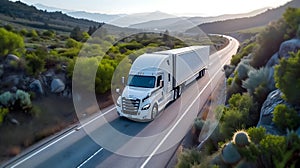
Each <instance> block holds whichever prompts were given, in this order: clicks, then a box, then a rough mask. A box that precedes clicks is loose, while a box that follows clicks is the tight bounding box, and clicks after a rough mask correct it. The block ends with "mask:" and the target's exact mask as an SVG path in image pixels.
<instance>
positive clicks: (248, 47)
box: [230, 43, 256, 66]
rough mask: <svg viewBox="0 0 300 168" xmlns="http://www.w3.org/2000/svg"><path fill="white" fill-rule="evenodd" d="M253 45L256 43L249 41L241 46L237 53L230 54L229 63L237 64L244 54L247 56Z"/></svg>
mask: <svg viewBox="0 0 300 168" xmlns="http://www.w3.org/2000/svg"><path fill="white" fill-rule="evenodd" d="M255 47H256V43H250V44H248V45H246V46H245V47H244V48H241V49H240V52H239V53H238V54H236V55H234V56H232V59H231V62H230V64H231V65H234V66H237V65H238V64H239V63H240V61H241V59H242V58H243V57H245V56H248V55H249V54H250V53H251V52H252V51H253V49H254V48H255Z"/></svg>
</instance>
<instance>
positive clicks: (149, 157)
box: [140, 57, 231, 168]
mask: <svg viewBox="0 0 300 168" xmlns="http://www.w3.org/2000/svg"><path fill="white" fill-rule="evenodd" d="M230 58H231V57H229V58H228V59H227V60H226V61H225V62H224V64H223V65H222V66H221V68H220V69H218V71H220V70H222V68H223V67H224V65H225V64H226V63H227V62H228V61H229V59H230ZM218 71H217V72H218ZM217 72H216V73H215V74H214V76H213V77H212V78H211V79H210V80H209V81H208V83H207V84H206V85H205V86H204V88H203V89H202V90H201V91H200V93H199V94H198V95H197V97H196V98H195V99H194V101H193V102H192V103H191V104H190V105H189V106H188V108H187V109H186V110H185V111H184V113H183V115H182V116H181V117H180V118H179V120H177V122H176V123H175V124H174V126H173V127H172V128H171V129H170V130H169V132H168V133H167V134H166V135H165V137H164V138H163V139H162V140H161V141H160V143H159V144H158V145H157V146H156V148H155V149H154V151H153V152H152V153H151V154H150V155H149V156H148V158H147V159H146V160H145V162H144V163H143V164H142V165H141V167H140V168H144V167H145V166H146V165H147V164H148V162H149V161H150V160H151V158H152V157H153V156H154V154H155V153H156V152H157V151H158V149H159V148H160V147H161V145H162V144H163V143H164V142H165V141H166V139H167V138H168V136H169V135H170V134H171V133H172V132H173V131H174V129H175V127H176V126H177V125H178V124H179V123H180V121H181V120H182V119H183V117H184V116H185V115H186V114H187V112H188V111H189V110H190V108H191V107H192V106H193V105H194V103H195V102H196V101H197V100H198V98H199V97H200V95H201V94H202V93H203V92H204V90H205V89H206V88H207V87H208V86H209V85H210V83H211V82H212V80H213V79H214V78H215V77H216V75H217V74H218V73H217Z"/></svg>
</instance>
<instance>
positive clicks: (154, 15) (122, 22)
mask: <svg viewBox="0 0 300 168" xmlns="http://www.w3.org/2000/svg"><path fill="white" fill-rule="evenodd" d="M174 17H176V16H174V15H170V14H167V13H163V12H160V11H156V12H149V13H136V14H131V15H126V16H124V17H121V18H118V19H116V20H113V21H112V22H109V23H110V24H113V25H116V26H121V27H128V26H129V25H133V24H137V23H142V22H148V21H151V20H160V19H167V18H174Z"/></svg>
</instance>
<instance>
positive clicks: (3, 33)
mask: <svg viewBox="0 0 300 168" xmlns="http://www.w3.org/2000/svg"><path fill="white" fill-rule="evenodd" d="M24 46H25V44H24V39H23V37H22V36H20V35H19V34H15V33H13V32H9V31H7V30H5V29H4V28H0V56H5V55H7V54H9V53H15V54H17V51H18V52H20V51H21V52H22V51H23V49H24Z"/></svg>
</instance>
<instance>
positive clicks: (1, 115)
mask: <svg viewBox="0 0 300 168" xmlns="http://www.w3.org/2000/svg"><path fill="white" fill-rule="evenodd" d="M8 112H9V110H8V108H2V107H0V124H1V123H2V122H3V120H4V117H5V116H6V115H7V114H8Z"/></svg>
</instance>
